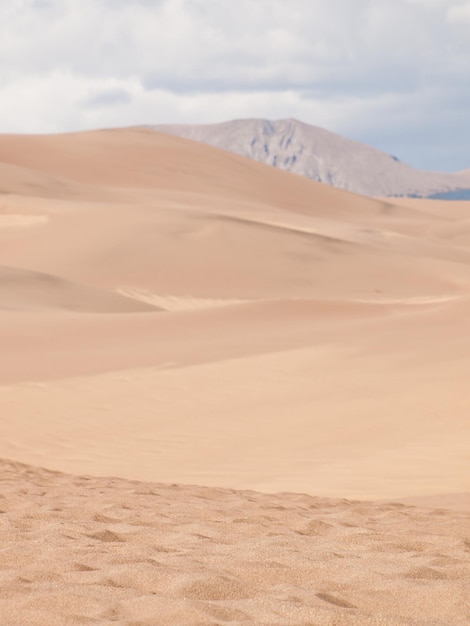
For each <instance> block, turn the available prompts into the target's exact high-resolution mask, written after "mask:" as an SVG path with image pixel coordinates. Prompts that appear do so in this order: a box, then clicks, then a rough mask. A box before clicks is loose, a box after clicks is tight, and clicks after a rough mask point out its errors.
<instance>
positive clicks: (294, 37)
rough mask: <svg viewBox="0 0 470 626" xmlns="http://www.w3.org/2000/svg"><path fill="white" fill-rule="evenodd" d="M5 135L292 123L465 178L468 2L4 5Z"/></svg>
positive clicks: (1, 127)
mask: <svg viewBox="0 0 470 626" xmlns="http://www.w3.org/2000/svg"><path fill="white" fill-rule="evenodd" d="M0 60H1V63H0V132H4V133H11V132H19V133H50V132H68V131H76V130H85V129H91V128H106V127H116V126H128V125H140V124H163V123H211V122H220V121H226V120H230V119H239V118H246V117H261V118H267V119H281V118H287V117H289V118H297V119H300V120H302V121H304V122H308V123H310V124H315V125H317V126H322V127H324V128H327V129H329V130H331V131H334V132H337V133H340V134H343V135H345V136H347V137H349V138H351V139H356V140H358V141H362V142H364V143H368V144H370V145H373V146H374V147H376V148H379V149H381V150H384V151H386V152H388V153H391V154H393V155H395V156H397V157H398V158H400V159H401V160H403V161H405V162H407V163H409V164H410V165H413V166H415V167H420V168H423V169H434V170H443V171H455V170H461V169H467V168H470V147H469V146H470V141H469V140H470V0H289V1H288V2H287V1H286V0H1V2H0Z"/></svg>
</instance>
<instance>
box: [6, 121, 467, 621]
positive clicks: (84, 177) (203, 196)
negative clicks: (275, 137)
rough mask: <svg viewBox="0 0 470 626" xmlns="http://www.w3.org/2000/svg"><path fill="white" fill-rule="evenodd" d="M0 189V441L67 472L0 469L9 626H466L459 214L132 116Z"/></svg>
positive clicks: (37, 155)
mask: <svg viewBox="0 0 470 626" xmlns="http://www.w3.org/2000/svg"><path fill="white" fill-rule="evenodd" d="M0 190H1V195H0V350H1V352H0V415H1V419H0V457H1V458H5V459H14V461H15V462H21V463H26V464H28V465H30V466H39V467H47V468H49V469H52V470H57V471H61V472H66V473H68V474H69V476H67V475H62V474H60V475H56V474H50V473H47V472H45V471H43V470H36V469H29V470H28V469H26V468H24V467H22V466H20V465H15V464H9V463H8V462H6V463H4V464H3V466H2V468H3V469H2V472H3V473H4V478H5V480H2V485H7V484H9V485H10V492H9V494H8V493H7V491H6V487H5V490H4V491H2V494H3V495H5V497H6V498H7V499H8V501H9V503H8V506H11V509H10V513H9V514H8V515H9V516H10V517H5V516H3V515H2V516H0V521H3V522H5V523H7V533H10V534H4V535H3V537H4V538H5V541H6V543H5V545H4V546H3V547H4V548H5V549H4V550H3V547H2V550H3V551H2V552H1V553H0V554H1V555H2V557H3V558H4V559H5V560H3V561H2V560H1V559H0V566H1V567H4V570H3V571H4V577H5V578H4V589H5V594H6V595H5V596H4V606H3V609H2V611H4V614H5V615H8V620H9V621H8V620H7V622H6V623H7V624H14V625H15V626H16V625H17V624H18V625H21V626H23V625H25V624H29V623H31V624H36V623H38V624H45V625H49V624H53V623H59V624H62V623H67V622H66V621H64V620H66V619H69V620H71V623H94V622H93V620H95V623H96V622H97V623H110V622H112V621H117V622H119V621H121V622H122V623H129V624H140V623H149V624H161V623H163V624H164V623H169V624H173V623H176V624H177V623H181V624H207V623H208V624H210V623H214V624H215V623H217V624H219V623H220V624H224V623H237V622H240V623H243V621H244V620H245V621H247V620H250V619H251V620H252V621H253V622H254V623H266V624H276V623H289V624H303V623H305V624H309V623H310V624H317V623H325V624H330V623H331V624H342V623H346V624H347V623H357V624H363V623H365V624H367V623H370V624H382V623H385V624H388V623H390V624H400V623H426V624H428V623H430V624H432V623H435V624H459V623H465V620H466V619H467V620H468V619H469V614H468V604H467V600H466V599H465V597H464V594H463V588H464V586H465V584H467V586H468V582H469V581H468V571H467V570H465V562H466V561H465V560H466V559H467V562H468V552H467V553H464V551H463V546H464V544H463V540H466V541H468V540H469V535H470V529H469V517H468V515H469V514H468V511H469V510H470V497H469V494H470V421H469V420H468V407H469V403H468V373H469V371H470V333H469V332H468V320H469V317H470V249H469V243H470V230H469V227H468V225H469V218H470V203H464V202H462V203H448V202H447V203H446V202H436V201H434V202H433V201H427V202H426V201H412V200H400V201H396V203H391V202H390V201H389V200H379V199H377V200H375V199H371V198H364V197H361V196H355V195H352V194H348V193H345V192H341V191H339V190H336V189H333V188H331V187H327V186H323V185H319V184H317V183H315V182H313V181H309V180H306V179H302V178H300V177H297V176H293V175H290V174H287V173H284V172H281V171H279V170H275V169H273V168H269V167H267V166H263V165H261V164H258V163H254V162H251V161H248V160H245V159H242V158H240V157H237V156H235V155H231V154H228V153H224V152H221V151H217V150H215V149H213V148H209V147H207V146H199V145H197V144H194V143H191V142H187V141H184V140H180V139H176V138H173V137H164V136H160V135H158V134H156V133H153V132H148V131H145V130H140V129H134V130H112V131H103V132H93V133H82V134H77V135H63V136H54V137H47V136H36V137H26V136H21V137H20V136H16V137H15V136H5V137H0ZM85 475H88V476H119V477H121V478H122V479H128V480H131V481H143V482H145V483H147V482H148V481H151V482H153V483H159V485H158V486H155V485H154V486H148V484H146V485H143V484H142V483H139V482H125V481H124V480H113V481H109V480H105V479H98V478H88V479H85V478H73V477H72V476H77V477H81V476H85ZM7 481H8V482H7ZM162 483H167V484H177V485H179V486H178V487H168V486H166V487H165V486H162ZM194 484H197V485H204V487H197V488H196V487H186V486H184V485H194ZM31 485H36V486H31ZM31 489H32V490H33V492H34V493H35V494H36V496H34V494H33V492H31ZM221 489H222V490H221ZM223 489H238V490H241V491H239V492H235V491H223ZM246 490H250V493H247V491H246ZM154 492H155V493H157V494H160V496H156V502H157V504H155V502H154V497H153V496H152V497H151V496H149V495H148V494H150V493H154ZM255 492H267V493H275V492H292V493H296V492H297V493H298V492H302V493H308V494H311V497H310V496H309V497H307V496H293V495H285V494H284V495H276V496H274V495H260V494H259V493H255ZM139 494H140V495H139ZM146 494H147V495H146ZM314 496H315V497H319V496H320V497H324V498H337V499H338V498H339V499H341V500H316V499H315V498H314ZM343 498H347V499H349V500H351V499H363V500H364V501H374V502H375V504H371V503H370V502H369V503H367V502H365V503H362V504H361V503H357V502H355V503H350V502H346V501H345V500H342V499H343ZM391 499H393V500H399V501H402V502H404V503H405V504H404V505H403V506H402V507H400V506H394V507H391V506H390V505H388V504H385V503H386V502H387V501H389V500H391ZM413 504H417V505H419V506H423V507H424V506H429V507H432V508H434V509H436V508H438V509H440V512H439V513H430V512H429V511H428V512H426V511H425V510H424V509H423V510H418V509H414V508H412V506H411V505H413ZM311 505H315V506H316V507H317V508H313V509H311V508H309V507H311ZM123 506H124V507H127V506H128V507H130V508H129V509H126V508H122V507H123ZM120 507H121V508H120ZM276 507H277V508H276ZM4 508H5V510H6V506H5V507H3V505H1V506H0V509H2V510H3V509H4ZM56 509H57V510H56ZM312 511H313V512H312ZM459 511H460V512H459ZM461 511H467V513H466V514H465V513H462V512H461ZM165 516H166V517H165ZM237 519H238V520H245V521H242V522H240V523H238V522H237V523H234V520H237ZM5 520H10V521H8V522H6V521H5ZM100 520H104V521H100ZM106 520H108V521H106ZM139 523H141V524H150V525H149V526H146V525H145V526H142V527H141V530H140V531H136V530H135V528H136V527H135V526H133V524H139ZM169 527H170V528H169ZM171 528H172V529H173V530H171ZM8 529H9V530H8ZM299 532H300V534H299ZM11 533H12V534H11ZM15 533H16V534H15ZM134 533H137V534H135V535H134ZM302 533H303V534H302ZM116 537H117V538H118V539H117V540H116V541H114V539H116ZM312 537H313V539H312ZM119 539H125V541H120V540H119ZM154 540H155V545H156V546H162V549H163V550H166V549H167V550H170V552H162V553H161V554H160V553H157V555H156V556H155V554H154V552H155V550H156V548H155V549H154V548H149V547H148V546H152V545H154V544H153V543H152V542H153V541H154ZM15 541H16V542H17V543H15ZM400 546H401V547H400ZM36 548H38V550H39V552H38V554H40V555H42V556H37V557H35V558H37V559H38V561H37V563H34V561H31V556H32V550H33V549H36ZM171 550H177V552H171ZM10 551H11V552H10ZM74 551H75V552H74ZM338 555H339V556H338ZM146 558H149V559H154V561H155V562H156V563H157V565H155V563H153V562H147V561H145V559H146ZM41 559H42V561H41ZM74 563H78V565H76V566H74V565H73V564H74ZM2 564H3V565H2ZM158 564H159V565H158ZM74 567H76V568H77V569H75V570H74V569H73V568H74ZM87 568H92V569H91V570H87ZM22 580H23V581H28V580H30V581H31V582H30V583H28V582H21V581H22ZM110 581H111V582H110ZM235 581H237V582H235ZM10 585H12V586H11V587H10ZM64 585H65V586H64ZM67 585H70V587H67ZM85 585H87V586H86V587H85ZM120 585H121V586H122V587H123V588H124V591H122V590H120V587H119V586H120ZM293 588H295V589H293ZM126 589H127V591H126ZM143 592H145V594H146V595H142V593H143ZM152 592H155V594H156V596H155V597H154V596H153V594H152ZM15 594H16V595H15ZM107 594H109V595H107ZM77 595H78V597H79V598H78V599H77ZM84 598H85V599H84ZM184 598H186V600H185V599H184ZM293 598H297V600H295V599H293ZM342 605H344V606H342ZM346 605H348V606H349V605H352V606H353V607H355V608H347V606H346ZM61 607H62V608H61ZM24 611H29V613H24ZM61 611H63V612H62V613H61ZM466 612H467V613H466ZM2 614H3V613H2ZM74 615H75V617H73V616H74ZM65 616H67V617H65ZM80 616H81V617H80ZM156 616H158V617H156ZM34 620H35V621H34ZM54 620H56V621H55V622H54ZM74 620H75V621H74ZM80 620H81V621H80ZM145 620H147V621H145ZM152 620H153V621H152ZM165 620H166V622H165ZM211 620H212V621H211ZM328 620H329V621H328ZM344 620H346V621H344ZM348 620H349V621H348ZM354 620H356V621H354ZM413 620H414V621H413Z"/></svg>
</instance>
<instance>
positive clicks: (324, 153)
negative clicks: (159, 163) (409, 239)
mask: <svg viewBox="0 0 470 626" xmlns="http://www.w3.org/2000/svg"><path fill="white" fill-rule="evenodd" d="M151 128H154V129H155V130H158V131H160V132H165V133H170V134H172V135H177V136H179V137H185V138H187V139H192V140H194V141H200V142H202V143H206V144H209V145H212V146H216V147H218V148H223V149H224V150H229V151H231V152H236V153H237V154H241V155H242V156H246V157H249V158H251V159H254V160H256V161H260V162H262V163H267V164H268V165H273V166H274V167H278V168H279V169H282V170H286V171H288V172H292V173H294V174H300V175H301V176H306V177H307V178H311V179H313V180H317V181H319V182H322V183H327V184H328V185H333V186H334V187H338V188H340V189H345V190H347V191H352V192H354V193H360V194H364V195H368V196H419V197H427V196H432V195H435V194H440V195H443V197H445V196H446V194H448V198H449V199H450V200H452V199H455V200H463V199H470V173H469V172H470V171H469V170H466V171H464V172H460V173H455V174H445V173H439V172H424V171H420V170H417V169H415V168H413V167H410V166H409V165H406V164H405V163H402V162H401V161H400V160H399V159H397V158H396V157H394V156H391V155H389V154H386V153H384V152H381V151H380V150H376V149H375V148H372V147H370V146H367V145H365V144H362V143H359V142H357V141H352V140H350V139H346V138H345V137H341V136H340V135H336V134H335V133H331V132H329V131H327V130H325V129H323V128H319V127H317V126H312V125H310V124H305V123H303V122H299V121H298V120H293V119H288V120H277V121H270V120H262V119H246V120H234V121H230V122H223V123H220V124H206V125H171V124H170V125H157V126H152V127H151Z"/></svg>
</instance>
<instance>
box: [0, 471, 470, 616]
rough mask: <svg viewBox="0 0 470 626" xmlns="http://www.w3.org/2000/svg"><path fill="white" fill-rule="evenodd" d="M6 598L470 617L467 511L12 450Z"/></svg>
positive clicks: (29, 603) (115, 608)
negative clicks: (71, 461)
mask: <svg viewBox="0 0 470 626" xmlns="http://www.w3.org/2000/svg"><path fill="white" fill-rule="evenodd" d="M0 478H1V481H2V494H1V495H0V525H1V535H0V537H1V540H0V555H1V557H0V576H1V581H2V585H1V591H0V614H1V615H2V623H3V624H8V625H9V626H24V625H25V624H28V625H31V626H33V625H46V624H47V625H48V626H55V625H57V626H63V625H64V624H111V623H113V624H114V623H116V624H127V625H129V626H130V625H137V624H139V625H142V626H143V625H148V626H150V625H155V626H157V625H159V626H160V625H165V624H168V625H171V626H177V625H181V626H183V625H184V626H189V625H192V624H201V625H202V624H207V625H209V624H213V625H216V624H245V623H251V624H257V625H261V624H266V625H267V624H270V625H274V624H292V625H296V626H301V625H305V626H306V625H307V624H318V625H322V624H325V625H326V624H328V625H333V624H335V625H336V624H337V625H340V624H341V625H342V624H357V625H359V624H361V625H362V624H374V625H379V624H381V625H388V624H390V625H392V624H393V625H398V624H436V625H437V624H452V625H453V626H455V625H458V624H462V625H463V624H468V623H469V619H470V606H469V603H468V593H467V592H468V583H469V581H470V517H469V515H468V513H467V514H466V513H463V512H462V513H459V512H455V511H452V512H451V511H446V510H433V509H420V508H414V507H411V506H406V505H403V504H374V503H365V502H357V501H349V500H330V499H320V498H315V497H310V496H304V495H295V494H278V495H267V494H259V493H255V492H250V491H244V492H243V491H234V490H227V489H213V488H212V489H209V488H205V487H196V486H181V485H162V484H153V483H141V482H135V481H126V480H121V479H110V478H90V477H78V476H68V475H65V474H60V473H54V472H49V471H46V470H41V469H37V468H33V467H30V466H26V465H21V464H18V463H12V462H8V461H3V462H2V463H1V464H0Z"/></svg>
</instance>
